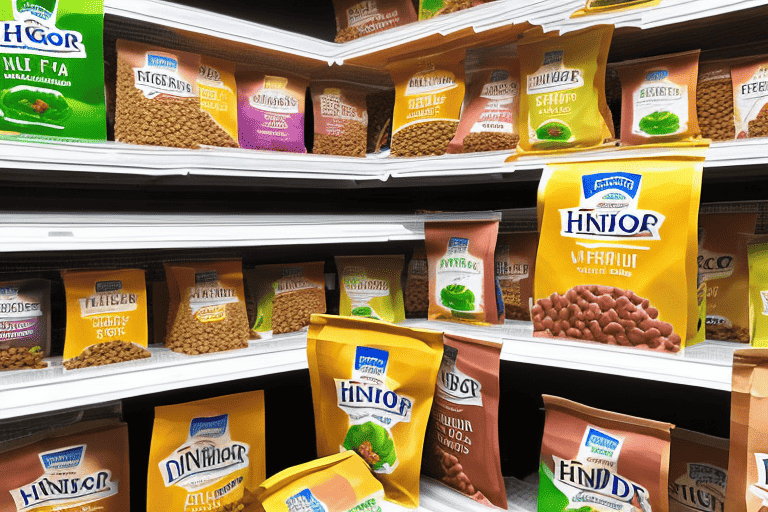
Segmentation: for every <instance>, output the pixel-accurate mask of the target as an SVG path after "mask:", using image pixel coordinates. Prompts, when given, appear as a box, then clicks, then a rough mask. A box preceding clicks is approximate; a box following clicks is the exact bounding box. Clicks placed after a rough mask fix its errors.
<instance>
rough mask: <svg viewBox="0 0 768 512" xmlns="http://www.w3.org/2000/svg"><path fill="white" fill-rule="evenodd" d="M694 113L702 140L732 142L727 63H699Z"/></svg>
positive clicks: (733, 137)
mask: <svg viewBox="0 0 768 512" xmlns="http://www.w3.org/2000/svg"><path fill="white" fill-rule="evenodd" d="M696 111H697V113H698V120H699V128H700V129H701V136H702V137H704V138H707V139H711V140H713V141H720V140H731V139H735V138H736V133H735V128H734V124H733V82H732V80H731V64H730V61H727V60H720V61H710V62H699V81H698V83H697V84H696Z"/></svg>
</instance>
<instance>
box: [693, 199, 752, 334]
mask: <svg viewBox="0 0 768 512" xmlns="http://www.w3.org/2000/svg"><path fill="white" fill-rule="evenodd" d="M756 224H757V213H756V212H755V213H706V214H702V215H700V216H699V228H700V229H701V230H702V232H703V237H704V241H703V243H702V250H701V251H700V252H699V258H698V260H699V261H698V263H699V268H700V269H701V271H702V273H703V274H704V279H705V280H706V282H707V321H706V333H707V339H709V340H727V341H738V342H740V343H748V342H749V261H748V256H747V243H748V237H749V235H752V234H754V232H755V226H756Z"/></svg>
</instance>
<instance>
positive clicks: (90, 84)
mask: <svg viewBox="0 0 768 512" xmlns="http://www.w3.org/2000/svg"><path fill="white" fill-rule="evenodd" d="M0 18H2V20H3V21H4V25H5V29H7V30H6V31H5V32H4V34H5V35H4V37H3V38H2V40H1V41H0V56H2V59H3V63H4V68H3V71H4V73H3V83H2V87H0V112H2V116H0V131H2V132H6V133H7V132H10V133H13V134H19V133H21V134H24V137H25V138H31V139H38V140H39V139H54V140H56V139H59V140H61V139H65V140H66V139H75V140H83V139H85V142H87V141H105V140H106V139H107V116H106V106H105V95H104V45H103V32H104V2H103V0H95V1H90V0H88V1H87V0H13V1H11V2H4V3H3V6H2V7H0Z"/></svg>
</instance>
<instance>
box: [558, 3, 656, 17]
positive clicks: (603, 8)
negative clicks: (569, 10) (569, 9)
mask: <svg viewBox="0 0 768 512" xmlns="http://www.w3.org/2000/svg"><path fill="white" fill-rule="evenodd" d="M660 1H661V0H587V3H586V5H585V6H584V8H582V9H579V10H578V11H576V12H575V13H573V14H572V15H571V17H572V18H576V17H579V16H586V15H590V14H601V13H605V12H618V11H624V10H628V9H636V8H638V7H655V6H657V5H659V2H660Z"/></svg>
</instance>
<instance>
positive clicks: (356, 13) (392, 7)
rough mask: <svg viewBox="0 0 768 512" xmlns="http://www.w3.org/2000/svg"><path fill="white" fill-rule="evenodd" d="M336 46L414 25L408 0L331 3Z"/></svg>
mask: <svg viewBox="0 0 768 512" xmlns="http://www.w3.org/2000/svg"><path fill="white" fill-rule="evenodd" d="M333 9H334V11H336V38H335V39H334V41H335V42H337V43H345V42H347V41H352V40H353V39H357V38H358V37H363V36H367V35H368V34H375V33H377V32H382V31H384V30H387V29H390V28H395V27H399V26H401V25H407V24H408V23H412V22H414V21H416V9H414V7H413V3H411V0H333Z"/></svg>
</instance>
